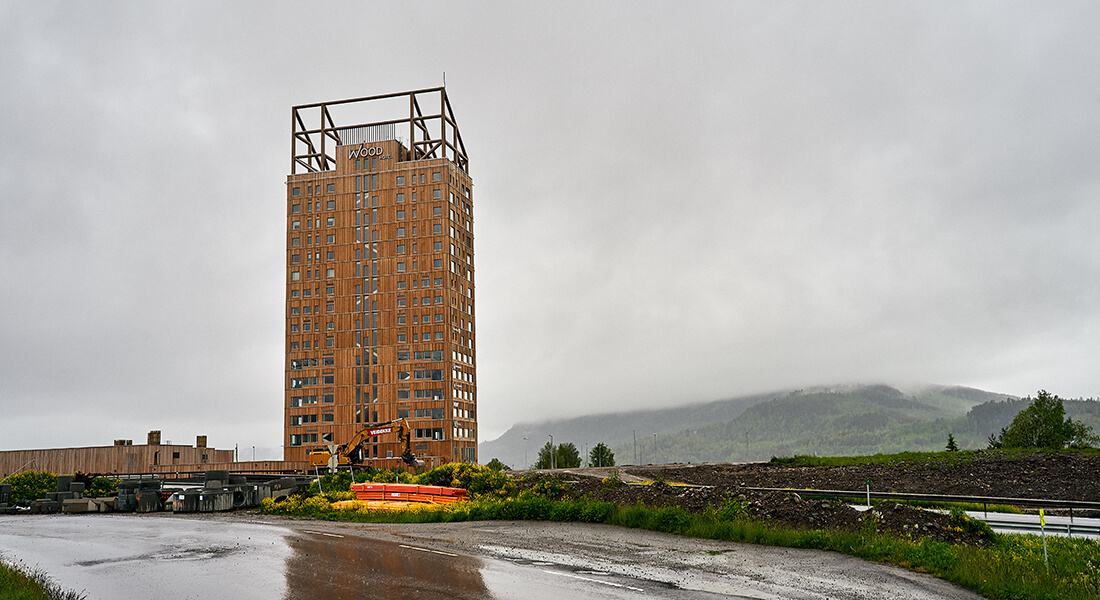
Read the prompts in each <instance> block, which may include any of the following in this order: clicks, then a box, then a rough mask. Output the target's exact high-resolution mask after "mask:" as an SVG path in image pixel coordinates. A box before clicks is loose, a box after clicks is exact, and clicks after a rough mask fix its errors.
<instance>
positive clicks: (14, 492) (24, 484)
mask: <svg viewBox="0 0 1100 600" xmlns="http://www.w3.org/2000/svg"><path fill="white" fill-rule="evenodd" d="M4 483H10V484H11V501H12V503H13V504H14V503H16V502H22V501H26V502H29V501H31V500H38V499H40V498H45V497H46V494H48V493H50V492H56V491H57V475H54V474H53V473H50V472H49V471H41V472H39V471H23V472H22V473H16V474H15V475H12V476H11V477H8V478H7V479H5V480H4Z"/></svg>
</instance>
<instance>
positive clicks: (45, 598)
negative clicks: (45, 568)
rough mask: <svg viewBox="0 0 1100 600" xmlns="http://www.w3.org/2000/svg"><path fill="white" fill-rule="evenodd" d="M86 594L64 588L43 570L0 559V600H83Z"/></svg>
mask: <svg viewBox="0 0 1100 600" xmlns="http://www.w3.org/2000/svg"><path fill="white" fill-rule="evenodd" d="M83 598H84V594H82V593H80V594H78V593H76V592H73V591H69V590H64V589H61V588H60V587H58V586H57V585H56V584H54V583H53V582H52V581H50V578H49V577H48V576H47V575H46V574H45V573H44V572H42V571H38V570H25V569H21V568H19V567H17V566H14V565H12V564H10V563H7V562H5V561H2V560H0V600H83Z"/></svg>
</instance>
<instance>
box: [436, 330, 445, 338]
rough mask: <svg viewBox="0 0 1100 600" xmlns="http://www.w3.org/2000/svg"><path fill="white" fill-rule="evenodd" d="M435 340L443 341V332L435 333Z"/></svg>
mask: <svg viewBox="0 0 1100 600" xmlns="http://www.w3.org/2000/svg"><path fill="white" fill-rule="evenodd" d="M435 339H436V340H442V339H443V332H442V331H437V332H435Z"/></svg>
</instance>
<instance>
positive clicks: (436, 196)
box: [432, 190, 443, 200]
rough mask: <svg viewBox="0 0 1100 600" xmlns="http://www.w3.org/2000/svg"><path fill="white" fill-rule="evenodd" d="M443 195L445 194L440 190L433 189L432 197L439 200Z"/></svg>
mask: <svg viewBox="0 0 1100 600" xmlns="http://www.w3.org/2000/svg"><path fill="white" fill-rule="evenodd" d="M442 197H443V194H442V193H440V191H439V190H432V198H434V199H436V200H438V199H439V198H442Z"/></svg>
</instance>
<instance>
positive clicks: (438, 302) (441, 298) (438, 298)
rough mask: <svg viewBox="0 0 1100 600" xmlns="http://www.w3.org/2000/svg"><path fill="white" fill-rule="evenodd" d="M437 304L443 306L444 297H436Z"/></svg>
mask: <svg viewBox="0 0 1100 600" xmlns="http://www.w3.org/2000/svg"><path fill="white" fill-rule="evenodd" d="M435 303H436V304H443V296H436V297H435Z"/></svg>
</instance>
